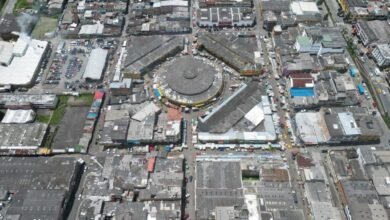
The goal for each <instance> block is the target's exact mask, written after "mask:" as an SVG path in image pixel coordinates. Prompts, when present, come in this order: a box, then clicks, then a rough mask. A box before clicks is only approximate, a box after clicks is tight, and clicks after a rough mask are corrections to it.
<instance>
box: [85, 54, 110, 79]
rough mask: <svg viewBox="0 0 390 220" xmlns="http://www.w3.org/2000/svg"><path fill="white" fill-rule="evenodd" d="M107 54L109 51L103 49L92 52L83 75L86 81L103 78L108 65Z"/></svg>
mask: <svg viewBox="0 0 390 220" xmlns="http://www.w3.org/2000/svg"><path fill="white" fill-rule="evenodd" d="M107 54H108V51H107V50H103V49H101V48H96V49H93V50H92V52H91V55H90V57H89V59H88V63H87V67H86V68H85V72H84V75H83V78H84V79H91V80H99V79H100V78H101V77H102V73H103V69H104V66H105V65H106V60H107Z"/></svg>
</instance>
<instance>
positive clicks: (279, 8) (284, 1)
mask: <svg viewBox="0 0 390 220" xmlns="http://www.w3.org/2000/svg"><path fill="white" fill-rule="evenodd" d="M290 3H291V1H290V0H261V1H260V5H261V7H260V8H261V10H262V11H273V12H275V13H276V14H280V12H285V11H290Z"/></svg>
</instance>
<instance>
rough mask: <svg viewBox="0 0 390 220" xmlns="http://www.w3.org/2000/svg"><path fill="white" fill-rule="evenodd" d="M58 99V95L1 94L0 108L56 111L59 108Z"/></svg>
mask: <svg viewBox="0 0 390 220" xmlns="http://www.w3.org/2000/svg"><path fill="white" fill-rule="evenodd" d="M57 103H58V98H57V96H56V95H51V94H47V95H34V94H7V93H3V94H0V108H11V109H21V108H27V109H30V108H49V109H54V108H55V107H56V106H57Z"/></svg>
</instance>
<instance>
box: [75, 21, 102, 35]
mask: <svg viewBox="0 0 390 220" xmlns="http://www.w3.org/2000/svg"><path fill="white" fill-rule="evenodd" d="M103 29H104V24H101V23H99V22H98V23H96V24H85V25H83V26H81V29H80V31H79V34H86V35H88V34H102V33H103Z"/></svg>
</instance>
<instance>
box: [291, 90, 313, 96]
mask: <svg viewBox="0 0 390 220" xmlns="http://www.w3.org/2000/svg"><path fill="white" fill-rule="evenodd" d="M290 94H291V97H311V96H314V89H313V88H291V89H290Z"/></svg>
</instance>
